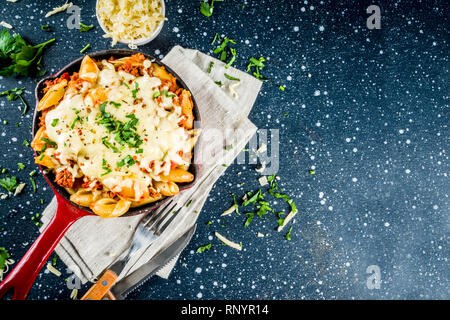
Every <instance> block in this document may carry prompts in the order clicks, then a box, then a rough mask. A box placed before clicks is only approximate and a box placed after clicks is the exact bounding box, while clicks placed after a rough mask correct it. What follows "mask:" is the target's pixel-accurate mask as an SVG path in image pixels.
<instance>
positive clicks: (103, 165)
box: [100, 159, 112, 177]
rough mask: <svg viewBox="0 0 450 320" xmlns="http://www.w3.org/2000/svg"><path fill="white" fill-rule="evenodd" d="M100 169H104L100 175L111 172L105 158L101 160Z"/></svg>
mask: <svg viewBox="0 0 450 320" xmlns="http://www.w3.org/2000/svg"><path fill="white" fill-rule="evenodd" d="M102 169H103V170H105V172H104V173H102V174H101V175H100V176H101V177H103V176H106V175H107V174H108V173H111V172H112V170H111V168H109V165H108V162H106V160H105V159H103V160H102Z"/></svg>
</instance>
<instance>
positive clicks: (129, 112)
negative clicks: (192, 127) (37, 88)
mask: <svg viewBox="0 0 450 320" xmlns="http://www.w3.org/2000/svg"><path fill="white" fill-rule="evenodd" d="M102 63H103V65H104V67H103V69H102V70H101V71H100V73H99V77H98V79H97V82H96V83H95V84H94V85H93V86H92V87H90V88H89V86H87V87H86V86H84V87H83V88H82V89H81V90H80V92H78V93H76V94H72V95H68V94H66V96H65V97H64V99H63V100H62V101H61V102H60V103H59V105H58V106H57V107H56V108H55V109H53V110H51V111H50V112H49V113H48V114H47V115H46V117H45V124H46V131H47V134H48V136H49V138H50V139H51V140H53V141H54V142H56V144H57V149H56V150H55V155H58V157H59V160H60V162H61V163H62V164H63V166H65V167H66V168H69V167H71V166H69V164H70V163H71V162H72V163H73V162H74V161H75V162H76V164H75V165H74V166H72V169H71V170H72V171H75V172H73V176H74V177H75V176H77V177H79V176H83V175H84V176H87V177H89V178H90V179H92V180H98V181H100V182H101V183H102V184H103V185H104V186H105V187H107V188H108V189H109V190H111V191H114V192H120V191H123V190H127V189H130V188H133V189H134V191H135V192H134V194H135V200H136V201H137V200H139V198H140V197H141V195H142V194H143V192H144V190H146V189H147V188H148V187H149V186H151V183H152V179H153V180H156V181H160V180H161V179H160V177H159V175H167V174H168V173H169V171H170V168H171V164H172V163H175V164H178V165H188V164H189V163H186V161H184V160H183V158H182V157H181V156H180V154H181V155H182V154H186V153H189V152H190V151H191V150H190V149H191V147H192V145H191V144H190V143H189V139H190V138H191V134H190V133H189V132H188V131H187V130H186V129H184V128H183V127H180V126H179V125H178V123H179V122H180V120H181V119H182V114H181V107H180V106H177V105H175V104H174V103H173V98H172V96H171V95H174V94H173V93H171V92H168V87H163V86H162V84H161V80H160V79H159V78H156V77H151V76H149V75H148V74H147V73H145V75H144V76H142V77H134V76H133V75H131V74H129V73H126V72H123V71H115V70H114V67H113V66H112V65H111V64H109V63H108V62H106V61H105V60H103V61H102ZM145 63H146V64H147V65H148V64H149V63H150V61H148V60H147V61H145ZM136 88H138V90H136ZM98 90H104V91H106V94H107V103H106V105H104V110H103V112H102V110H101V109H100V107H99V105H98V104H97V105H94V103H93V100H94V98H95V94H96V92H98ZM158 94H159V97H160V99H155V98H154V95H158ZM133 95H134V96H133ZM93 97H94V98H93ZM159 100H160V102H158V101H159ZM111 102H113V103H111ZM118 104H120V105H118ZM105 113H107V114H109V115H110V116H111V117H112V118H113V119H114V120H118V121H120V122H122V123H123V124H124V123H127V122H128V121H130V119H132V118H130V117H133V115H134V117H135V118H136V119H137V123H136V125H135V130H134V129H132V132H134V133H136V134H137V135H138V137H139V139H140V140H141V141H142V142H141V144H140V145H139V146H137V147H130V146H129V145H128V144H127V143H124V142H122V143H120V142H118V141H117V139H116V133H115V132H114V131H108V129H107V128H106V126H105V125H104V124H102V123H99V122H100V121H101V119H102V118H104V115H105ZM127 116H128V117H127ZM56 119H58V120H56ZM126 158H128V159H133V160H134V161H133V160H132V161H131V162H132V163H130V162H127V161H125V164H124V159H125V160H126ZM121 162H122V163H121ZM108 169H109V170H108ZM77 171H81V172H77ZM109 171H110V172H109Z"/></svg>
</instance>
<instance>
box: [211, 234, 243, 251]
mask: <svg viewBox="0 0 450 320" xmlns="http://www.w3.org/2000/svg"><path fill="white" fill-rule="evenodd" d="M214 235H215V236H216V237H217V238H218V239H219V240H220V241H222V242H223V243H225V244H226V245H227V246H230V247H232V248H234V249H236V250H239V251H241V250H242V246H241V245H240V244H239V243H236V242H233V241H230V240H228V239H227V238H225V237H224V236H223V235H221V234H220V233H218V232H215V233H214Z"/></svg>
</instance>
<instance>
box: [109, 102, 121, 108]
mask: <svg viewBox="0 0 450 320" xmlns="http://www.w3.org/2000/svg"><path fill="white" fill-rule="evenodd" d="M109 103H110V104H112V105H113V106H114V108H119V107H120V106H121V104H120V103H118V102H114V101H110V102H109Z"/></svg>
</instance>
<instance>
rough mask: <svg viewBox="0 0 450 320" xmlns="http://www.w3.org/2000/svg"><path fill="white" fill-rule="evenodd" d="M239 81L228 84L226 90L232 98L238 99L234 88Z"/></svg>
mask: <svg viewBox="0 0 450 320" xmlns="http://www.w3.org/2000/svg"><path fill="white" fill-rule="evenodd" d="M240 84H241V83H240V82H236V83H232V84H230V85H228V91H229V92H230V94H231V96H232V97H233V98H234V99H238V98H239V94H238V93H237V92H236V88H237V87H238V86H239V85H240Z"/></svg>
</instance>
